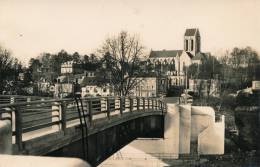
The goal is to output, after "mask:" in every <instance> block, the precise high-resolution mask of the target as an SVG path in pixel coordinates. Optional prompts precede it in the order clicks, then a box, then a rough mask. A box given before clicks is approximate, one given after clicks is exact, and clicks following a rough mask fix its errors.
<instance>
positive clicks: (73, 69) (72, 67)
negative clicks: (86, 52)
mask: <svg viewBox="0 0 260 167" xmlns="http://www.w3.org/2000/svg"><path fill="white" fill-rule="evenodd" d="M82 72H83V69H82V65H81V64H77V63H75V62H74V61H68V62H65V63H62V64H61V74H80V73H82Z"/></svg>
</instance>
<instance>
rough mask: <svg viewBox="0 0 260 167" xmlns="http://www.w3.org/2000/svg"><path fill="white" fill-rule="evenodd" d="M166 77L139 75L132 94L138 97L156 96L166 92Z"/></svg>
mask: <svg viewBox="0 0 260 167" xmlns="http://www.w3.org/2000/svg"><path fill="white" fill-rule="evenodd" d="M167 87H168V83H167V78H166V77H139V78H137V85H136V86H135V88H134V90H133V92H132V94H133V95H134V96H139V97H158V96H162V95H165V94H166V92H167Z"/></svg>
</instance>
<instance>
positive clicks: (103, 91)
mask: <svg viewBox="0 0 260 167" xmlns="http://www.w3.org/2000/svg"><path fill="white" fill-rule="evenodd" d="M81 96H82V97H87V96H114V92H113V89H112V87H111V86H109V85H107V86H102V87H101V86H97V85H87V86H85V87H82V89H81Z"/></svg>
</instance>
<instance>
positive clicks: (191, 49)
mask: <svg viewBox="0 0 260 167" xmlns="http://www.w3.org/2000/svg"><path fill="white" fill-rule="evenodd" d="M190 50H191V51H193V39H192V40H191V48H190Z"/></svg>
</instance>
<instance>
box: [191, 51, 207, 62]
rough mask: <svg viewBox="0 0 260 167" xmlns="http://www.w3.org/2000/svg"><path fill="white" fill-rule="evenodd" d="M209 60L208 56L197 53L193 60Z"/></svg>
mask: <svg viewBox="0 0 260 167" xmlns="http://www.w3.org/2000/svg"><path fill="white" fill-rule="evenodd" d="M205 59H207V55H206V54H205V53H202V52H199V53H197V54H196V55H195V56H194V57H193V58H192V60H205Z"/></svg>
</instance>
